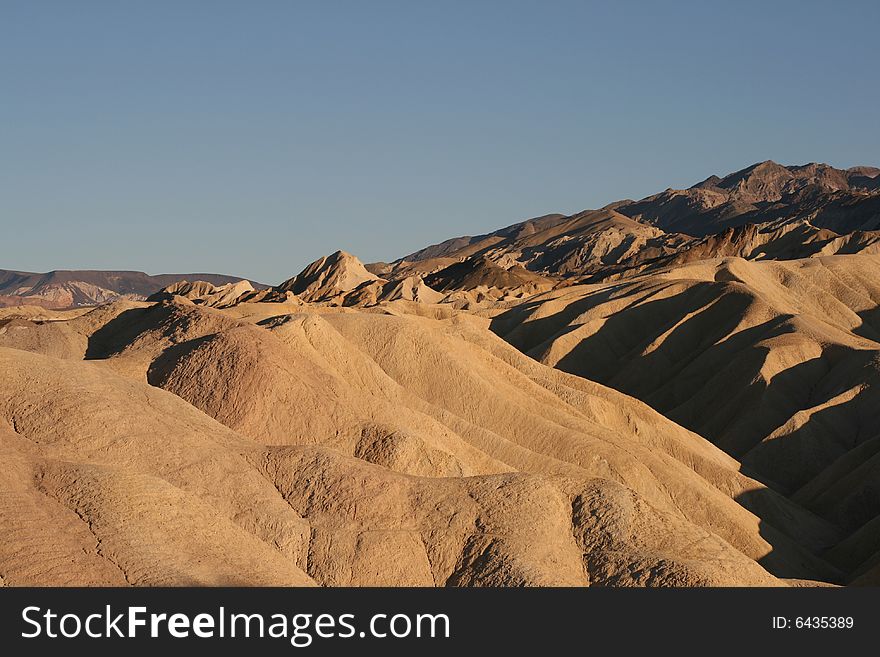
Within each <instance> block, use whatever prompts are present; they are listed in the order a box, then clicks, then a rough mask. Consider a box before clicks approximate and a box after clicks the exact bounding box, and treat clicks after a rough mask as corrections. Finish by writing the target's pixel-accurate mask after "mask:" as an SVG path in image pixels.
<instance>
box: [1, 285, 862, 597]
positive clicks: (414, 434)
mask: <svg viewBox="0 0 880 657" xmlns="http://www.w3.org/2000/svg"><path fill="white" fill-rule="evenodd" d="M412 308H430V306H426V305H425V304H412V302H409V301H406V300H401V301H397V302H393V303H391V304H388V305H387V306H383V307H381V308H376V309H373V310H353V309H346V308H341V307H324V306H320V305H317V306H315V305H311V306H305V307H303V308H302V309H297V308H296V307H293V308H290V307H287V306H285V305H284V304H275V303H254V304H241V305H238V306H235V307H234V308H231V309H229V310H217V309H212V308H207V307H203V306H199V305H195V304H193V303H191V302H183V301H170V302H163V303H159V304H154V305H146V304H140V305H135V306H131V305H129V306H125V305H119V304H116V305H111V306H107V307H105V308H102V309H99V310H96V311H93V312H92V313H88V314H86V315H82V316H80V317H77V318H74V319H70V320H67V321H63V322H52V323H51V324H50V323H47V324H43V325H39V326H40V328H39V329H37V330H44V331H54V332H55V333H54V334H48V333H47V334H46V335H44V336H43V338H42V339H43V343H41V344H45V343H46V342H51V341H52V339H54V338H53V335H54V336H55V337H57V338H58V340H59V341H61V340H62V338H63V336H64V335H65V334H76V335H82V336H84V337H85V343H84V344H83V343H81V342H80V343H77V345H78V348H79V351H78V352H77V350H76V349H75V348H74V347H75V346H77V345H70V344H68V343H65V346H64V349H60V348H59V349H57V353H58V354H61V355H62V356H63V357H58V356H50V355H43V354H37V353H32V352H30V351H27V350H26V349H27V348H28V343H26V342H20V343H19V344H18V345H17V348H9V347H8V346H6V347H0V359H2V361H3V369H4V372H9V375H8V376H6V377H4V379H3V381H2V382H0V400H2V402H0V423H5V424H3V425H2V426H4V427H5V429H4V430H3V432H2V443H0V444H2V445H3V448H4V450H6V451H8V452H9V453H10V454H11V455H10V456H9V457H8V458H9V459H14V460H15V462H16V463H18V464H19V465H17V466H16V467H17V468H18V470H17V472H19V473H20V474H19V475H17V478H13V479H9V478H7V479H6V480H4V482H5V483H4V486H6V487H7V491H8V492H9V494H10V495H11V494H12V493H13V492H14V495H15V497H14V498H13V497H8V498H7V497H6V496H5V495H4V499H10V500H12V499H14V500H15V501H14V504H7V505H6V506H5V508H4V511H3V513H2V514H0V522H2V527H3V529H4V531H6V532H11V533H10V534H9V535H14V536H15V537H16V538H15V541H11V542H8V543H7V544H6V546H7V548H8V549H6V551H5V552H4V553H0V573H2V574H3V576H4V578H5V579H6V581H7V583H10V584H13V585H15V584H27V583H36V584H39V583H62V582H65V583H72V582H91V583H98V582H101V583H110V584H116V583H122V581H128V582H130V583H135V584H155V583H174V584H182V583H188V582H198V583H212V584H215V583H270V582H271V583H277V584H286V583H293V584H300V583H301V584H307V583H310V582H312V581H314V582H316V583H318V584H329V585H339V584H354V585H363V584H408V585H409V584H420V585H434V584H438V585H439V584H452V585H516V584H527V585H534V584H554V585H584V584H594V585H595V584H604V585H719V584H762V585H770V584H776V583H781V582H780V581H779V580H778V579H776V578H775V577H774V574H775V575H776V577H783V578H799V579H817V580H826V581H842V579H843V578H845V576H846V575H845V573H842V572H840V571H839V570H837V569H836V568H834V567H832V566H829V565H828V564H827V563H826V562H825V561H824V560H822V559H821V558H819V557H817V556H816V555H817V553H818V552H820V551H822V550H824V549H826V548H827V547H829V546H831V545H834V544H836V543H837V542H838V539H839V533H838V530H837V529H836V528H835V527H834V526H833V525H832V523H829V522H827V521H825V520H822V519H821V518H819V517H818V516H816V515H815V514H813V513H811V512H808V511H805V510H803V509H802V508H800V507H799V506H798V505H796V504H793V503H792V502H790V501H788V500H786V499H785V498H783V497H782V496H781V495H778V494H776V493H774V492H772V491H770V490H769V489H767V488H766V487H765V486H763V485H762V484H759V483H758V482H757V481H755V480H753V479H749V478H748V477H746V476H744V475H742V474H741V473H740V472H738V469H739V466H738V464H737V462H736V461H735V460H733V459H732V458H730V457H729V456H727V455H725V454H723V453H722V452H721V451H720V450H719V449H718V448H716V447H714V446H712V445H711V444H710V443H708V442H707V441H705V440H704V439H702V438H701V437H699V436H697V435H696V434H694V433H691V432H689V431H687V430H685V429H683V428H682V427H679V426H677V425H675V424H673V423H672V422H671V421H669V420H667V419H666V418H664V417H662V416H661V415H660V414H658V413H657V412H655V411H653V410H651V409H650V408H648V407H647V406H645V405H644V404H642V403H641V402H639V401H637V400H635V399H633V398H630V397H626V396H624V395H621V394H620V393H618V392H615V391H613V390H610V389H608V388H605V387H603V386H601V385H599V384H595V383H592V382H589V381H586V380H584V379H581V378H578V377H575V376H572V375H570V374H566V373H564V372H561V371H558V370H554V369H551V368H549V367H547V366H545V365H541V364H539V363H536V362H535V361H533V360H531V359H529V358H528V357H526V356H524V355H523V354H521V353H519V352H518V351H516V350H515V349H514V348H513V347H511V346H509V345H508V344H506V343H505V342H504V341H502V340H501V339H499V338H498V337H496V336H494V335H493V334H492V333H491V332H490V331H489V330H488V320H485V319H481V318H478V317H474V316H471V315H468V314H466V313H464V314H463V313H458V312H455V311H445V312H439V309H442V308H443V306H434V308H438V313H437V315H436V317H431V316H426V315H425V314H411V313H410V312H408V311H409V310H410V309H412ZM279 310H281V311H285V310H286V311H287V312H281V313H278V311H279ZM290 310H293V311H294V312H293V314H289V312H290ZM34 328H37V325H35V326H33V327H27V328H24V329H22V332H23V333H24V332H27V331H29V330H32V329H34ZM4 335H5V334H4ZM3 337H4V336H0V344H2V343H3V342H2V340H3ZM41 350H42V351H43V352H46V351H49V350H48V349H46V348H44V347H43V348H41ZM83 359H85V360H83ZM159 388H162V389H161V390H160V389H159ZM24 504H27V505H28V508H32V509H34V510H33V512H29V513H27V514H21V513H19V512H18V511H17V509H20V508H21V507H22V505H24ZM40 514H42V516H40ZM50 516H51V517H52V518H57V519H58V520H57V521H53V522H51V523H47V522H32V519H33V518H37V517H46V518H48V517H50ZM127 519H130V520H127ZM62 520H63V523H65V524H62ZM184 526H185V527H187V529H186V531H182V528H183V527H184ZM59 527H69V529H63V530H61V529H58V528H59ZM56 531H63V533H64V537H65V538H64V539H63V540H61V537H59V538H58V540H54V539H53V534H54V532H56ZM77 537H79V538H77ZM143 537H150V538H149V539H144V538H143ZM37 541H41V542H42V544H44V545H45V546H51V549H50V548H49V547H46V548H45V550H46V551H43V552H38V553H36V554H27V553H26V551H25V550H24V548H25V547H26V546H28V545H29V544H30V543H31V542H37ZM220 546H224V547H223V548H222V549H221V548H220ZM68 564H69V565H68ZM120 577H121V578H122V579H121V580H120Z"/></svg>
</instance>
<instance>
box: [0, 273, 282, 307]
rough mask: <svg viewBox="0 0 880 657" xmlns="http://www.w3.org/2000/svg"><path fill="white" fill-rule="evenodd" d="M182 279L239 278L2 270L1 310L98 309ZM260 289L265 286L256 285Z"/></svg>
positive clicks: (229, 279) (218, 282)
mask: <svg viewBox="0 0 880 657" xmlns="http://www.w3.org/2000/svg"><path fill="white" fill-rule="evenodd" d="M180 280H201V281H206V282H209V283H211V284H213V285H224V284H226V283H235V282H238V281H240V280H241V279H240V278H237V277H234V276H226V275H222V274H159V275H157V276H150V275H149V274H145V273H144V272H140V271H86V270H80V271H51V272H48V273H45V274H34V273H31V272H21V271H9V270H0V307H3V306H23V305H30V306H42V307H44V308H73V307H77V306H95V305H98V304H102V303H108V302H110V301H115V300H117V299H131V300H143V299H146V298H147V297H148V296H150V295H151V294H154V293H156V292H158V291H159V290H160V289H162V288H163V287H165V286H167V285H171V284H173V283H175V282H177V281H180ZM253 284H254V286H255V287H257V288H260V289H262V288H264V287H265V286H264V285H261V284H259V283H253Z"/></svg>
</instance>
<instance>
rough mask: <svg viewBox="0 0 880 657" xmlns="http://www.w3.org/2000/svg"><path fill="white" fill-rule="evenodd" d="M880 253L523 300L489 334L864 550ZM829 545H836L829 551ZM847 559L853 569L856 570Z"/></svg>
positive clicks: (721, 263) (703, 266)
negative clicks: (659, 424)
mask: <svg viewBox="0 0 880 657" xmlns="http://www.w3.org/2000/svg"><path fill="white" fill-rule="evenodd" d="M878 303H880V257H878V256H868V255H858V256H832V257H819V258H814V259H807V260H797V261H790V262H747V261H744V260H742V259H738V258H732V259H716V260H709V261H703V262H697V263H692V264H690V265H686V266H681V267H673V268H669V269H667V270H664V271H661V272H658V273H655V274H651V275H644V276H639V277H634V278H632V279H627V280H624V281H619V282H615V283H610V284H602V285H592V286H575V287H571V288H568V289H565V290H559V291H554V292H551V293H548V294H545V295H541V296H538V297H534V298H532V299H530V300H528V302H527V303H524V304H521V305H520V306H518V307H516V308H513V309H511V310H509V311H507V312H506V313H503V314H501V315H500V316H499V317H497V318H496V319H495V320H494V322H493V329H494V330H495V331H496V332H497V333H498V334H500V335H502V336H504V337H505V338H506V339H507V340H508V341H510V342H511V343H512V344H514V345H515V346H517V347H518V348H520V349H521V350H523V351H524V352H525V353H527V354H529V355H531V356H533V357H534V358H536V359H537V360H539V361H541V362H542V363H545V364H548V365H552V366H554V367H556V368H559V369H562V370H564V371H567V372H571V373H574V374H577V375H580V376H583V377H585V378H589V379H591V380H595V381H599V382H602V383H605V384H607V385H609V386H611V387H614V388H616V389H618V390H621V391H623V392H626V393H628V394H631V395H633V396H635V397H638V398H640V399H642V400H644V401H646V402H647V403H648V404H650V405H651V406H652V407H653V408H655V409H657V410H659V411H661V412H662V413H663V414H664V415H666V416H667V417H669V418H670V419H672V420H674V421H676V422H678V423H679V424H681V425H683V426H686V427H688V428H690V429H692V430H694V431H696V432H697V433H699V434H700V435H702V436H705V437H707V438H708V439H710V440H712V442H714V443H715V444H716V445H718V446H720V447H721V448H723V449H724V450H725V451H726V452H728V453H729V454H731V455H732V456H734V457H736V458H737V459H739V460H741V461H742V463H743V466H744V470H745V471H747V472H751V473H754V474H755V475H756V476H757V478H759V479H761V480H763V481H765V482H768V483H770V484H771V485H772V486H773V487H774V488H775V489H776V490H779V491H782V492H784V493H786V494H788V495H790V497H791V499H792V500H794V501H795V502H797V503H799V504H801V505H803V506H805V507H806V508H809V509H811V510H812V511H814V512H815V513H817V514H818V515H820V516H822V517H824V518H825V519H827V520H828V521H829V522H832V523H834V524H836V525H837V526H839V527H840V528H841V529H842V530H843V532H844V533H846V534H857V533H859V532H866V533H862V534H861V536H860V538H859V539H858V540H855V541H854V543H855V544H858V545H859V548H858V550H855V552H857V555H856V556H854V555H853V551H852V550H850V553H849V554H848V556H846V557H845V558H843V559H842V560H840V561H838V565H840V566H842V567H844V568H847V569H850V568H855V567H857V566H858V565H859V563H861V562H860V559H861V560H862V561H863V560H864V559H867V558H868V557H870V556H871V555H873V553H875V552H877V551H878V548H880V543H878V538H880V537H878V536H875V535H874V534H870V533H867V530H865V529H864V528H866V527H868V526H869V525H871V523H872V521H873V520H874V519H875V518H876V517H878V515H880V497H878V496H877V495H876V492H875V491H876V490H877V481H878V480H877V475H876V474H875V472H877V470H875V469H874V465H873V462H872V460H871V457H872V456H873V454H874V450H875V449H876V447H875V443H878V444H880V429H878V427H880V397H878V395H880V387H878V383H880V325H878V324H877V320H878V316H877V307H878ZM843 551H844V550H843V549H841V550H839V551H838V553H833V555H832V561H834V560H835V559H834V558H833V556H834V554H838V556H839V554H840V553H842V552H843ZM856 562H859V563H856Z"/></svg>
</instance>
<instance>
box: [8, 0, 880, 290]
mask: <svg viewBox="0 0 880 657" xmlns="http://www.w3.org/2000/svg"><path fill="white" fill-rule="evenodd" d="M836 4H837V6H835V3H828V2H822V3H814V2H783V1H779V2H760V3H759V2H755V3H750V2H736V3H732V2H723V3H722V2H713V1H704V2H666V3H660V2H640V3H637V2H614V3H611V2H607V3H591V2H562V1H559V2H552V1H545V2H516V1H509V2H489V1H488V0H484V1H480V0H472V1H470V2H453V1H446V2H440V1H435V2H427V1H421V0H410V1H408V2H404V1H401V2H383V1H381V0H376V1H372V2H341V1H334V0H327V1H323V2H309V3H306V2H294V1H285V2H271V1H267V0H263V1H260V0H255V1H253V2H244V1H241V2H224V1H218V0H215V1H210V2H209V1H207V0H202V1H200V2H196V1H192V0H178V1H175V2H163V1H159V0H151V1H150V2H146V1H141V2H131V1H127V0H114V1H110V0H107V1H105V2H89V1H86V0H78V1H77V2H66V1H65V2H62V1H57V2H50V1H48V0H27V1H11V0H0V229H2V231H0V268H6V269H23V270H31V271H46V270H49V269H56V268H57V269H62V268H100V269H121V268H124V269H141V270H145V271H148V272H150V273H160V272H181V271H216V272H224V273H232V274H240V275H244V276H250V277H253V278H256V279H258V280H262V281H265V282H269V283H274V282H278V281H280V280H282V279H284V278H286V277H288V276H290V275H292V274H294V273H296V272H297V271H299V270H300V269H301V268H302V266H303V265H305V264H306V263H308V262H310V261H311V260H314V259H315V258H317V257H318V256H320V255H322V254H324V253H328V252H331V251H334V250H336V249H338V248H342V249H345V250H347V251H351V252H352V253H355V254H356V255H358V256H359V257H360V258H361V259H363V260H365V261H371V260H388V259H393V258H395V257H398V256H401V255H404V254H405V253H408V252H410V251H413V250H415V249H417V248H420V247H422V246H425V245H427V244H429V243H433V242H436V241H440V240H442V239H445V238H447V237H452V236H457V235H462V234H478V233H480V232H485V231H488V230H491V229H494V228H498V227H501V226H504V225H508V224H510V223H514V222H516V221H519V220H522V219H525V218H528V217H531V216H535V215H540V214H545V213H549V212H564V213H571V212H575V211H578V210H581V209H585V208H593V207H600V206H602V205H604V204H606V203H608V202H611V201H613V200H617V199H620V198H639V197H642V196H646V195H648V194H651V193H653V192H656V191H659V190H662V189H665V188H666V187H683V186H687V185H690V184H693V183H694V182H697V181H699V180H701V179H703V178H705V177H706V176H708V175H710V174H712V173H718V174H723V173H727V172H730V171H733V170H736V169H739V168H742V167H744V166H747V165H749V164H751V163H753V162H756V161H760V160H765V159H774V160H776V161H779V162H782V163H784V164H799V163H805V162H809V161H824V162H828V163H830V164H833V165H836V166H850V165H854V164H874V165H878V164H880V128H878V126H880V121H878V118H877V108H878V107H880V84H878V82H880V80H878V73H877V63H878V61H880V39H877V35H876V29H877V25H878V24H880V3H877V2H847V3H836Z"/></svg>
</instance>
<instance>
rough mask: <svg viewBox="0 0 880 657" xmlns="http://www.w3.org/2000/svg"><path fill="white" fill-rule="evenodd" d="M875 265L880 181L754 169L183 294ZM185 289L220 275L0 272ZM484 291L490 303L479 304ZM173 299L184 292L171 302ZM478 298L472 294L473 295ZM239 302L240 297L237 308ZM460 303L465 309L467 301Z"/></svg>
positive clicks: (351, 290)
mask: <svg viewBox="0 0 880 657" xmlns="http://www.w3.org/2000/svg"><path fill="white" fill-rule="evenodd" d="M853 253H868V254H870V253H880V169H878V168H875V167H868V166H857V167H852V168H849V169H836V168H834V167H831V166H829V165H827V164H815V163H813V164H806V165H801V166H783V165H780V164H777V163H775V162H772V161H766V162H760V163H758V164H754V165H752V166H750V167H747V168H745V169H742V170H740V171H736V172H734V173H731V174H728V175H726V176H724V177H719V176H715V175H713V176H710V177H709V178H706V179H705V180H703V181H702V182H700V183H697V184H695V185H693V186H692V187H689V188H687V189H667V190H665V191H663V192H660V193H659V194H654V195H652V196H649V197H647V198H644V199H641V200H639V201H632V200H622V201H617V202H615V203H611V204H609V205H607V206H606V207H604V208H601V209H598V210H586V211H584V212H579V213H577V214H573V215H570V216H566V215H563V214H548V215H544V216H541V217H535V218H533V219H529V220H527V221H523V222H520V223H516V224H513V225H511V226H508V227H506V228H502V229H500V230H496V231H493V232H491V233H487V234H483V235H478V236H474V237H472V236H463V237H455V238H452V239H448V240H446V241H443V242H440V243H439V244H434V245H431V246H428V247H426V248H424V249H421V250H419V251H416V252H414V253H411V254H409V255H407V256H404V257H403V258H400V259H398V260H396V261H394V262H392V263H382V262H379V263H372V264H368V265H366V268H365V267H364V265H362V264H361V263H360V261H358V260H357V259H356V258H354V257H353V256H350V255H349V254H344V253H341V252H338V253H335V254H333V255H332V256H327V257H324V258H320V259H319V260H317V261H315V262H314V263H312V264H311V265H309V266H308V267H307V268H306V270H304V271H303V272H302V273H300V274H299V275H298V276H295V277H293V278H291V279H290V280H288V281H286V282H285V283H282V284H281V285H279V286H277V287H276V288H272V289H271V290H267V286H265V285H261V284H260V283H257V282H254V281H249V283H250V284H251V285H252V286H253V290H246V289H245V288H244V287H242V288H240V289H239V288H238V287H234V288H230V289H225V288H224V289H222V290H211V291H209V290H208V289H207V288H205V287H204V286H196V287H194V288H193V287H188V288H186V290H187V292H186V294H187V295H189V296H196V297H200V296H201V297H205V295H207V296H210V297H211V298H210V299H208V298H207V297H206V298H202V299H200V301H201V302H205V303H222V304H231V303H235V302H236V300H257V299H266V300H269V299H274V300H278V299H289V298H290V297H291V295H293V296H296V297H297V299H299V300H301V301H305V302H314V301H323V302H328V303H340V304H343V305H371V304H374V303H378V302H381V301H389V300H393V299H396V298H413V299H416V298H418V299H422V300H425V299H430V300H431V301H432V302H433V301H436V300H437V299H440V298H446V299H447V300H448V301H450V302H456V303H466V304H471V303H473V302H474V300H475V299H476V298H477V297H475V296H474V294H476V295H477V296H480V297H481V298H489V297H491V298H492V299H500V298H509V297H511V296H515V297H521V296H523V295H530V294H534V293H535V292H537V291H540V290H544V289H549V288H552V287H554V286H558V285H568V284H571V283H577V282H595V281H601V280H609V279H613V278H616V277H620V276H624V275H630V274H633V273H640V272H651V271H656V270H658V269H660V268H663V267H668V266H671V265H683V264H687V263H689V262H694V261H698V260H704V259H707V258H716V257H730V256H733V257H740V258H744V259H746V260H793V259H798V258H808V257H816V256H826V255H838V254H853ZM182 280H186V281H189V282H191V283H192V282H196V281H203V282H204V283H206V284H210V285H212V286H223V285H225V284H228V283H237V282H239V281H242V280H243V279H241V278H239V277H234V276H227V275H221V274H161V275H158V276H150V275H147V274H145V273H143V272H134V271H53V272H49V273H46V274H34V273H29V272H18V271H5V270H0V306H10V305H25V304H26V305H37V306H43V307H47V308H68V307H77V306H90V305H96V304H101V303H106V302H109V301H114V300H116V299H120V298H122V299H146V298H147V297H149V296H151V295H154V294H155V293H157V292H158V291H160V290H162V289H163V288H167V287H169V286H172V287H173V286H174V285H175V284H177V283H179V282H180V281H182ZM487 291H488V292H489V297H486V293H487ZM172 292H173V294H177V295H178V296H179V295H180V292H181V290H179V289H174V290H172ZM472 292H473V294H471V293H472ZM235 294H238V295H239V296H238V297H236V296H235ZM461 294H465V295H466V296H465V297H461V296H460V295H461Z"/></svg>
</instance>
